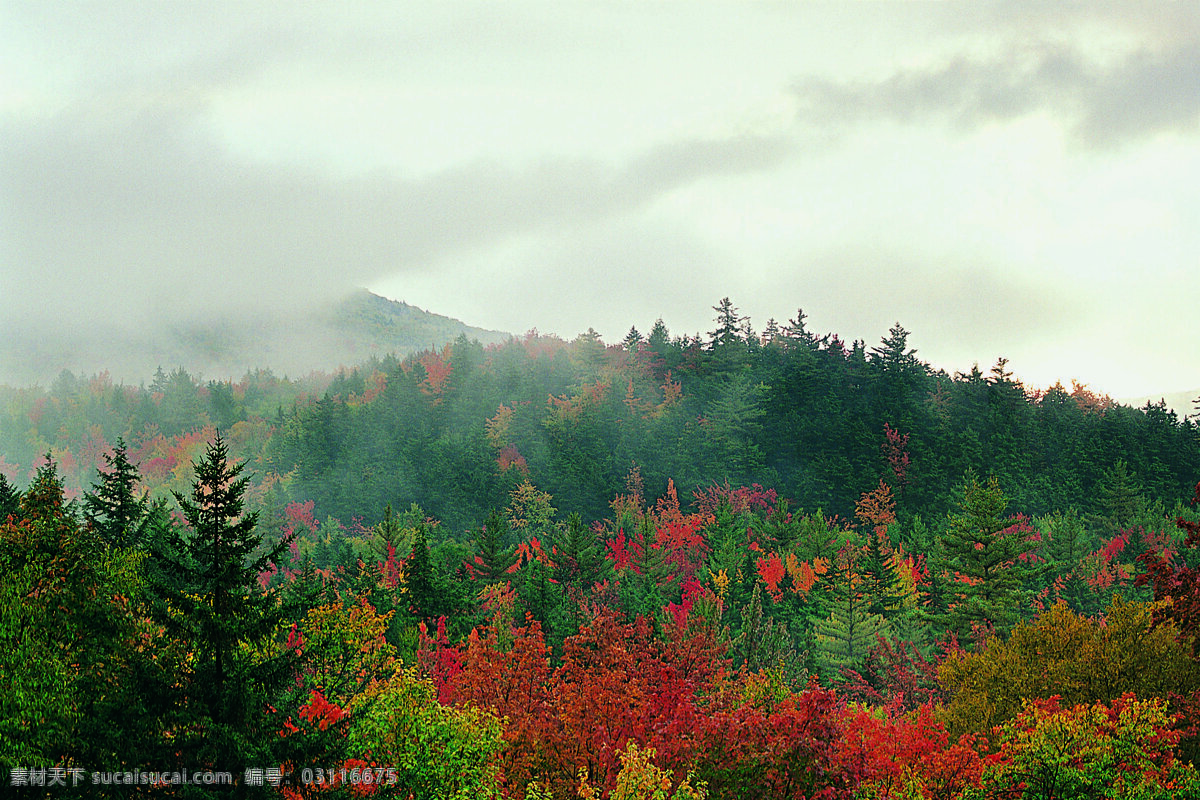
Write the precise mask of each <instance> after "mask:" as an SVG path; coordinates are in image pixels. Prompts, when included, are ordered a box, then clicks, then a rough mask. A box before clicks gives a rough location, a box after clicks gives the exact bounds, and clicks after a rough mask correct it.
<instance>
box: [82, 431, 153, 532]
mask: <svg viewBox="0 0 1200 800" xmlns="http://www.w3.org/2000/svg"><path fill="white" fill-rule="evenodd" d="M104 462H105V464H107V465H108V471H107V472H104V471H98V473H99V482H98V483H95V484H93V486H92V488H93V491H91V492H85V493H84V496H83V516H84V519H85V520H86V521H87V523H88V524H89V525H91V526H92V528H93V529H94V530H95V531H96V533H97V534H98V535H99V536H100V539H101V540H102V541H104V542H105V543H106V544H109V545H112V546H114V547H129V546H133V545H138V544H140V543H141V542H142V539H143V538H144V535H145V530H146V525H147V523H148V522H149V520H150V516H149V503H148V501H147V493H146V492H142V494H141V496H140V497H139V496H138V494H137V483H138V480H139V475H138V470H137V467H135V466H134V465H133V464H131V463H130V462H129V456H128V451H127V449H126V447H125V440H124V439H117V444H116V447H114V448H113V452H112V454H111V455H110V454H108V453H105V454H104Z"/></svg>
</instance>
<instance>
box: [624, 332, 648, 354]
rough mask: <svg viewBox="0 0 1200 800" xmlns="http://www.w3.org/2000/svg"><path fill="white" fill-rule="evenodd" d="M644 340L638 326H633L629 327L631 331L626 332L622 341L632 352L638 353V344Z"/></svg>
mask: <svg viewBox="0 0 1200 800" xmlns="http://www.w3.org/2000/svg"><path fill="white" fill-rule="evenodd" d="M643 341H645V340H644V339H643V338H642V334H641V333H639V332H638V329H637V327H636V326H631V327H630V328H629V333H627V334H625V338H624V339H623V340H622V341H621V346H622V347H624V348H625V349H626V350H628V351H629V352H630V353H636V352H637V349H638V345H640V344H641V343H642V342H643Z"/></svg>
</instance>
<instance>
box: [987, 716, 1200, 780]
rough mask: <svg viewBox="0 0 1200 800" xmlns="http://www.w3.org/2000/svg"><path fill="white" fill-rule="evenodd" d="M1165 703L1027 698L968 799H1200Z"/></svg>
mask: <svg viewBox="0 0 1200 800" xmlns="http://www.w3.org/2000/svg"><path fill="white" fill-rule="evenodd" d="M1170 726H1171V718H1170V716H1169V715H1168V714H1167V710H1166V704H1165V703H1164V702H1163V701H1162V700H1158V699H1151V700H1139V699H1137V698H1136V697H1135V696H1134V695H1124V696H1122V697H1120V698H1118V699H1116V700H1114V701H1113V702H1112V703H1111V704H1104V703H1095V704H1092V705H1082V704H1081V705H1076V706H1074V707H1071V708H1062V707H1061V706H1060V705H1059V703H1058V698H1051V699H1049V700H1044V701H1027V702H1026V703H1025V704H1024V708H1023V709H1022V711H1021V713H1020V714H1018V715H1017V717H1016V718H1015V719H1012V720H1010V721H1008V722H1005V723H1004V724H1003V725H1002V726H1000V729H999V731H998V733H999V737H1000V742H999V744H1000V746H999V751H998V753H997V754H996V756H997V757H996V758H995V759H994V760H992V761H991V762H990V763H989V764H988V765H987V766H986V767H985V768H984V770H983V774H982V776H981V781H980V785H979V786H978V787H972V788H971V789H969V790H968V791H967V792H966V793H965V795H964V797H965V798H970V799H973V798H990V797H1007V796H1019V797H1022V798H1027V799H1028V800H1035V799H1037V800H1041V799H1043V798H1044V800H1059V799H1060V798H1064V799H1065V798H1080V800H1083V799H1084V798H1089V799H1090V798H1096V799H1097V800H1101V799H1103V800H1117V799H1118V798H1120V799H1121V800H1124V799H1125V798H1129V799H1130V800H1132V799H1133V798H1139V799H1140V798H1146V799H1147V800H1148V799H1149V798H1162V800H1168V798H1176V797H1193V796H1196V793H1197V792H1200V776H1197V774H1196V770H1195V768H1194V767H1192V765H1191V764H1186V765H1185V764H1180V763H1178V762H1177V761H1176V760H1175V759H1174V757H1173V756H1172V753H1171V744H1172V742H1173V741H1174V740H1177V739H1178V734H1174V733H1172V732H1171V731H1170V730H1169V728H1170Z"/></svg>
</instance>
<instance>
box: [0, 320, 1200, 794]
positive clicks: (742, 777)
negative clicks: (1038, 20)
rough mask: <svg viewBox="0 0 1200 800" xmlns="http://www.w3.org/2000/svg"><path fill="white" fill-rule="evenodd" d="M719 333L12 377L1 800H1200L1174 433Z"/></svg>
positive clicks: (1199, 597) (1168, 426)
mask: <svg viewBox="0 0 1200 800" xmlns="http://www.w3.org/2000/svg"><path fill="white" fill-rule="evenodd" d="M714 311H715V312H716V318H715V326H714V330H713V331H711V332H709V333H708V334H706V335H703V336H701V335H697V336H690V337H688V336H685V337H678V336H672V335H671V334H670V332H669V331H668V330H667V329H666V327H665V326H664V325H663V324H662V322H661V321H658V322H656V323H655V324H654V325H653V326H652V327H651V328H650V330H649V332H648V333H645V334H643V333H641V332H639V331H638V330H636V329H631V330H630V331H629V333H628V335H627V336H626V337H625V339H624V340H623V341H622V342H621V343H620V344H615V345H606V344H605V343H604V342H602V341H601V339H600V337H599V336H598V335H596V334H595V332H594V331H590V330H589V331H588V333H586V334H583V335H580V336H579V337H577V338H576V339H574V340H573V341H570V342H567V341H564V340H562V339H559V338H556V337H552V336H542V335H539V334H537V333H536V332H531V333H529V334H527V335H526V336H525V337H523V338H520V339H511V340H509V341H507V342H506V343H502V344H492V345H488V346H486V347H485V346H483V345H481V344H480V343H478V342H477V341H471V340H468V339H467V338H466V337H465V336H460V337H459V338H458V339H457V340H456V341H454V342H453V343H452V344H449V345H446V346H445V347H443V348H440V349H436V350H427V351H424V352H422V353H419V354H416V355H413V356H408V357H404V358H399V357H395V356H388V357H383V358H375V359H372V360H371V361H369V362H367V363H364V364H361V365H359V366H357V367H354V368H345V369H342V370H340V371H338V372H337V373H336V374H333V375H325V374H312V375H309V376H306V377H304V378H301V379H289V378H283V377H279V376H276V375H274V374H273V373H271V372H270V371H268V370H257V371H254V372H251V373H248V374H247V375H245V376H244V377H243V378H242V379H241V380H240V381H236V382H235V381H218V380H208V381H204V380H201V379H199V378H197V377H195V376H193V375H191V374H189V373H188V371H187V370H186V369H184V368H183V367H176V368H174V369H173V370H171V371H169V372H167V371H164V370H161V369H160V370H159V371H158V373H157V374H156V375H155V376H154V377H153V380H152V382H151V383H150V385H149V386H145V385H142V386H136V387H134V386H128V385H122V384H118V383H115V382H113V381H112V380H110V379H109V378H107V376H105V375H104V374H100V375H96V376H92V377H90V378H81V377H76V376H74V375H72V374H71V373H63V374H62V375H61V376H59V378H58V379H57V380H56V381H55V382H54V383H53V384H52V385H51V386H50V387H49V388H48V389H43V388H40V387H37V388H26V389H14V388H9V387H0V581H2V583H0V674H2V675H4V676H7V677H8V678H9V680H10V683H11V686H10V689H9V691H6V692H5V693H3V695H2V696H0V709H2V711H0V763H3V764H4V765H5V767H6V768H8V769H9V770H10V773H11V776H12V779H11V785H28V786H30V787H31V788H30V791H31V792H37V791H39V790H38V789H37V788H34V787H37V786H41V785H43V784H42V783H38V781H39V780H40V781H44V780H45V779H46V775H47V770H52V771H53V770H57V771H58V772H57V773H55V772H51V773H50V774H58V775H60V777H61V776H63V775H65V776H66V777H67V780H68V783H69V780H70V777H71V776H72V774H76V775H77V774H78V773H80V772H83V771H85V770H86V775H88V776H90V775H91V774H92V772H94V771H95V770H103V771H129V772H133V771H134V770H140V771H142V772H148V771H151V770H163V769H167V768H170V769H172V770H181V769H183V768H188V769H190V770H192V771H196V770H200V769H204V768H208V769H218V770H219V769H223V770H229V771H231V772H232V773H234V775H235V777H236V778H237V782H238V786H237V787H236V790H237V791H240V792H243V793H246V794H254V793H256V792H259V791H261V792H262V793H266V794H272V793H275V794H277V793H282V794H284V795H285V796H291V797H302V796H310V795H318V794H320V795H322V796H339V795H345V796H359V795H364V794H370V795H378V796H396V797H414V798H425V797H439V798H440V797H456V798H457V797H462V798H467V797H472V798H473V797H505V798H518V799H519V798H527V799H528V800H532V799H533V798H567V797H609V798H643V797H644V798H651V797H655V798H669V797H670V798H680V800H682V798H692V797H712V798H726V797H728V798H777V797H778V798H801V797H804V798H815V797H828V798H833V797H846V798H901V797H904V798H943V797H944V798H951V797H969V798H985V797H986V798H990V797H1028V798H1034V797H1046V798H1050V797H1055V798H1057V797H1092V796H1108V797H1176V796H1186V795H1187V794H1188V793H1191V794H1192V795H1195V794H1197V793H1200V777H1198V776H1197V773H1196V771H1195V769H1194V768H1193V767H1192V766H1191V761H1192V759H1193V758H1195V757H1196V755H1197V753H1198V752H1200V750H1198V745H1200V739H1198V738H1197V736H1198V731H1200V728H1197V726H1198V725H1200V660H1198V657H1200V639H1197V635H1198V634H1200V572H1198V569H1200V514H1198V513H1197V512H1198V511H1200V509H1197V508H1195V507H1194V505H1193V504H1194V503H1195V502H1200V487H1197V483H1196V482H1197V480H1200V428H1198V427H1197V424H1196V422H1195V421H1194V420H1193V419H1180V418H1179V417H1178V416H1177V415H1176V414H1175V413H1174V412H1173V411H1171V410H1169V409H1167V408H1166V407H1165V405H1162V404H1158V405H1155V404H1148V405H1146V406H1145V407H1143V408H1130V407H1127V406H1123V405H1120V404H1118V403H1115V402H1113V401H1112V400H1111V399H1109V398H1107V397H1103V396H1098V395H1096V394H1095V393H1093V392H1091V391H1089V390H1088V389H1087V387H1084V386H1080V385H1072V387H1071V388H1070V389H1066V388H1065V387H1063V386H1061V385H1056V386H1054V387H1052V388H1050V389H1048V390H1045V391H1031V390H1029V389H1027V388H1026V387H1024V386H1023V385H1022V384H1021V382H1020V380H1019V379H1018V378H1017V377H1016V376H1015V375H1014V374H1012V372H1010V371H1009V370H1008V368H1007V364H1006V362H1005V360H1004V359H999V360H997V361H996V363H995V364H994V366H992V367H991V368H990V369H989V370H988V371H986V372H985V371H982V370H980V369H979V368H974V369H972V370H971V371H970V372H969V373H965V374H955V375H949V374H947V373H945V372H943V371H940V370H936V369H934V368H932V367H931V366H930V365H928V364H926V363H923V362H922V361H921V360H920V359H919V358H918V357H917V354H916V353H915V352H914V351H913V350H912V349H910V348H909V347H908V335H909V334H908V332H907V331H905V330H904V329H903V328H902V327H901V326H900V325H899V324H897V325H896V326H895V327H894V328H892V330H891V331H890V332H889V335H888V336H887V337H886V338H885V339H883V340H882V341H881V342H880V343H879V344H878V345H875V346H873V347H868V346H867V345H866V344H865V343H864V342H860V341H856V342H853V343H849V344H847V343H845V342H843V341H842V340H841V339H839V338H838V337H837V336H836V335H833V334H826V335H817V334H814V333H812V332H810V331H809V330H808V329H807V328H806V325H805V316H804V314H803V312H802V311H801V312H797V315H796V317H795V318H794V319H793V320H791V321H789V322H787V323H786V324H779V323H777V322H775V321H773V320H772V321H768V322H767V324H766V326H765V328H764V330H763V331H762V333H761V334H760V333H756V332H755V331H754V330H753V329H752V328H751V325H750V321H749V320H748V319H747V318H745V317H744V316H742V315H741V314H740V313H739V312H738V310H737V309H736V308H735V307H734V306H733V304H732V303H731V302H730V301H729V300H728V299H725V300H722V301H721V303H719V304H718V305H717V306H716V307H715V308H714ZM1189 501H1192V503H1189ZM38 770H40V772H39V771H38ZM71 770H76V771H78V772H77V773H72V772H71ZM90 788H92V789H94V790H95V791H97V792H101V793H103V792H104V791H105V787H103V786H92V787H90ZM160 789H161V792H162V793H163V794H164V795H165V796H174V795H181V796H187V795H188V792H189V790H192V791H197V792H200V793H201V794H203V792H204V791H211V787H206V788H204V789H203V790H201V789H197V788H196V787H189V786H186V785H182V786H173V785H167V786H163V787H160ZM109 790H110V791H111V792H112V793H113V794H114V795H117V794H121V793H122V791H123V790H122V789H121V788H120V787H115V786H114V787H109Z"/></svg>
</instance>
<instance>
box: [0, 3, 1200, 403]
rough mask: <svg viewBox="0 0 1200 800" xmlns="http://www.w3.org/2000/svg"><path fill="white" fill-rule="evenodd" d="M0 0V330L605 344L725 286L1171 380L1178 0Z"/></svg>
mask: <svg viewBox="0 0 1200 800" xmlns="http://www.w3.org/2000/svg"><path fill="white" fill-rule="evenodd" d="M0 17H2V21H3V23H4V24H3V25H0V76H3V77H0V158H2V159H3V165H4V166H3V170H2V172H0V199H2V205H0V214H2V217H0V226H2V227H0V296H2V297H3V298H4V309H5V310H4V311H3V312H0V313H2V314H3V316H0V335H14V334H15V332H17V331H26V330H38V329H50V328H54V329H61V330H68V331H77V332H78V335H80V336H89V337H95V336H97V335H98V334H97V331H98V330H104V326H105V325H107V326H110V327H111V326H114V325H115V326H123V327H127V328H136V327H138V326H153V325H156V324H161V323H162V322H163V320H175V319H178V318H180V317H183V318H202V317H205V316H211V315H212V314H214V313H216V312H218V311H219V312H220V313H225V314H236V313H253V312H254V309H255V308H256V307H259V306H260V305H261V304H264V303H274V304H283V305H288V306H294V307H295V308H297V309H305V308H308V307H310V306H311V305H313V304H314V303H316V302H317V301H318V300H319V299H320V298H327V297H331V296H334V295H337V294H339V293H344V292H345V291H348V290H349V289H351V288H353V287H355V286H365V287H367V288H369V289H370V290H372V291H374V292H376V293H378V294H382V295H384V296H386V297H390V298H393V299H397V300H402V301H404V302H407V303H409V304H411V305H414V306H418V307H421V308H425V309H428V310H430V311H433V312H435V313H438V314H443V315H447V316H451V317H455V318H458V319H461V320H462V321H464V322H466V323H467V324H469V325H474V326H479V327H483V328H490V329H497V330H504V331H509V332H511V333H514V334H517V335H521V334H523V333H525V332H526V331H528V330H531V329H537V330H539V331H541V332H543V333H553V334H556V335H559V336H561V337H563V338H565V339H571V338H574V337H575V336H576V335H578V334H579V333H581V332H583V331H585V330H587V329H588V328H589V327H590V328H594V329H595V330H597V331H598V332H600V334H601V336H602V337H603V338H604V339H605V340H606V341H608V342H610V343H613V342H619V341H620V340H621V339H622V338H623V337H624V336H625V334H626V332H627V331H628V330H629V328H630V327H631V326H635V327H637V329H638V330H639V331H642V332H643V333H645V332H647V331H649V329H650V327H651V326H652V325H653V324H654V321H655V320H656V319H658V318H662V319H663V321H664V322H665V324H666V325H667V327H668V328H669V329H670V330H671V332H672V333H673V334H675V335H692V334H696V333H700V334H704V333H706V332H707V331H709V330H711V329H712V326H713V322H712V318H713V316H714V314H713V311H712V307H713V306H714V305H716V304H717V302H718V301H719V300H720V299H721V298H722V297H726V296H728V297H729V298H731V300H732V301H733V303H734V305H735V306H737V307H738V308H739V310H740V311H741V312H742V313H743V314H746V315H748V316H750V317H751V319H752V322H753V325H754V328H755V330H756V331H761V330H762V329H763V327H764V326H765V325H766V323H767V320H768V319H771V318H773V319H775V320H776V321H777V322H779V323H780V324H782V323H785V322H786V321H787V320H788V319H789V318H791V317H794V316H795V314H796V312H797V309H801V308H802V309H803V310H804V312H805V313H806V314H807V315H808V325H809V328H810V329H811V330H813V331H814V332H816V333H818V334H822V333H836V334H837V335H838V336H839V337H841V338H842V339H843V340H844V341H852V340H854V339H862V340H864V341H865V342H866V343H867V345H868V347H870V346H873V345H875V344H876V343H878V342H879V340H880V339H882V338H883V337H884V336H886V335H887V332H888V329H889V328H890V327H891V326H892V325H894V324H895V323H897V322H899V323H900V324H901V325H902V326H903V327H904V328H905V329H907V330H908V331H910V332H911V336H910V339H909V343H910V346H912V347H913V348H915V349H916V350H917V355H918V357H920V358H921V359H922V360H924V361H927V362H929V363H931V364H932V365H933V366H935V367H938V368H943V369H946V370H947V371H948V372H951V373H953V372H956V371H969V370H970V368H971V366H972V365H973V364H978V365H979V367H980V368H981V369H982V370H984V371H985V372H986V371H987V370H988V369H989V368H990V367H991V365H992V364H994V363H995V362H996V360H997V359H998V358H1000V357H1004V358H1006V359H1008V368H1009V369H1010V370H1012V371H1013V372H1014V373H1015V374H1016V376H1017V377H1018V378H1019V379H1021V380H1022V382H1024V383H1025V384H1026V385H1027V386H1029V387H1037V388H1044V387H1047V386H1049V385H1051V384H1053V383H1055V382H1061V383H1062V384H1064V385H1066V386H1067V387H1068V388H1069V387H1070V384H1071V381H1073V380H1075V381H1078V382H1080V383H1083V384H1086V385H1087V386H1089V387H1090V388H1091V389H1092V390H1093V391H1096V392H1098V393H1102V394H1109V395H1111V396H1113V397H1116V398H1123V397H1138V396H1151V395H1156V394H1167V393H1175V392H1184V391H1191V390H1195V389H1197V387H1200V359H1197V358H1196V356H1195V354H1194V342H1195V339H1196V334H1195V331H1194V319H1195V309H1196V305H1197V301H1200V269H1198V268H1197V267H1198V266H1200V265H1198V264H1197V254H1198V253H1200V247H1198V245H1200V227H1198V226H1197V225H1196V224H1195V221H1196V220H1197V219H1200V194H1198V193H1197V192H1196V191H1195V187H1196V186H1200V147H1198V145H1200V9H1198V8H1197V7H1196V6H1195V5H1193V4H1184V3H1157V2H1151V3H1145V4H1137V5H1134V6H1130V5H1125V4H1089V5H1060V4H1054V5H1050V6H1047V5H1044V4H1035V3H1028V4H1027V3H1022V2H1016V3H977V4H909V3H900V4H893V3H879V4H874V3H869V4H860V3H854V4H819V3H817V4H810V3H798V4H765V3H764V4H747V3H715V2H706V1H705V0H701V1H700V2H696V3H670V2H668V3H657V4H615V3H595V4H578V5H576V4H550V3H541V2H520V1H518V2H512V3H504V4H492V3H461V2H449V3H435V4H396V5H394V6H393V5H388V6H382V5H377V4H366V3H363V4H358V3H348V4H335V5H325V4H314V5H307V4H306V5H302V6H290V5H289V6H284V5H282V4H278V3H273V2H250V3H232V2H212V3H202V4H193V3H155V2H145V3H113V4H98V5H96V4H83V5H79V4H74V3H66V2H61V3H59V2H36V3H35V2H28V3H22V2H17V3H12V2H10V3H5V4H4V6H3V10H2V11H0ZM1189 343H1192V344H1189ZM96 368H97V369H102V368H103V365H96Z"/></svg>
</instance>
